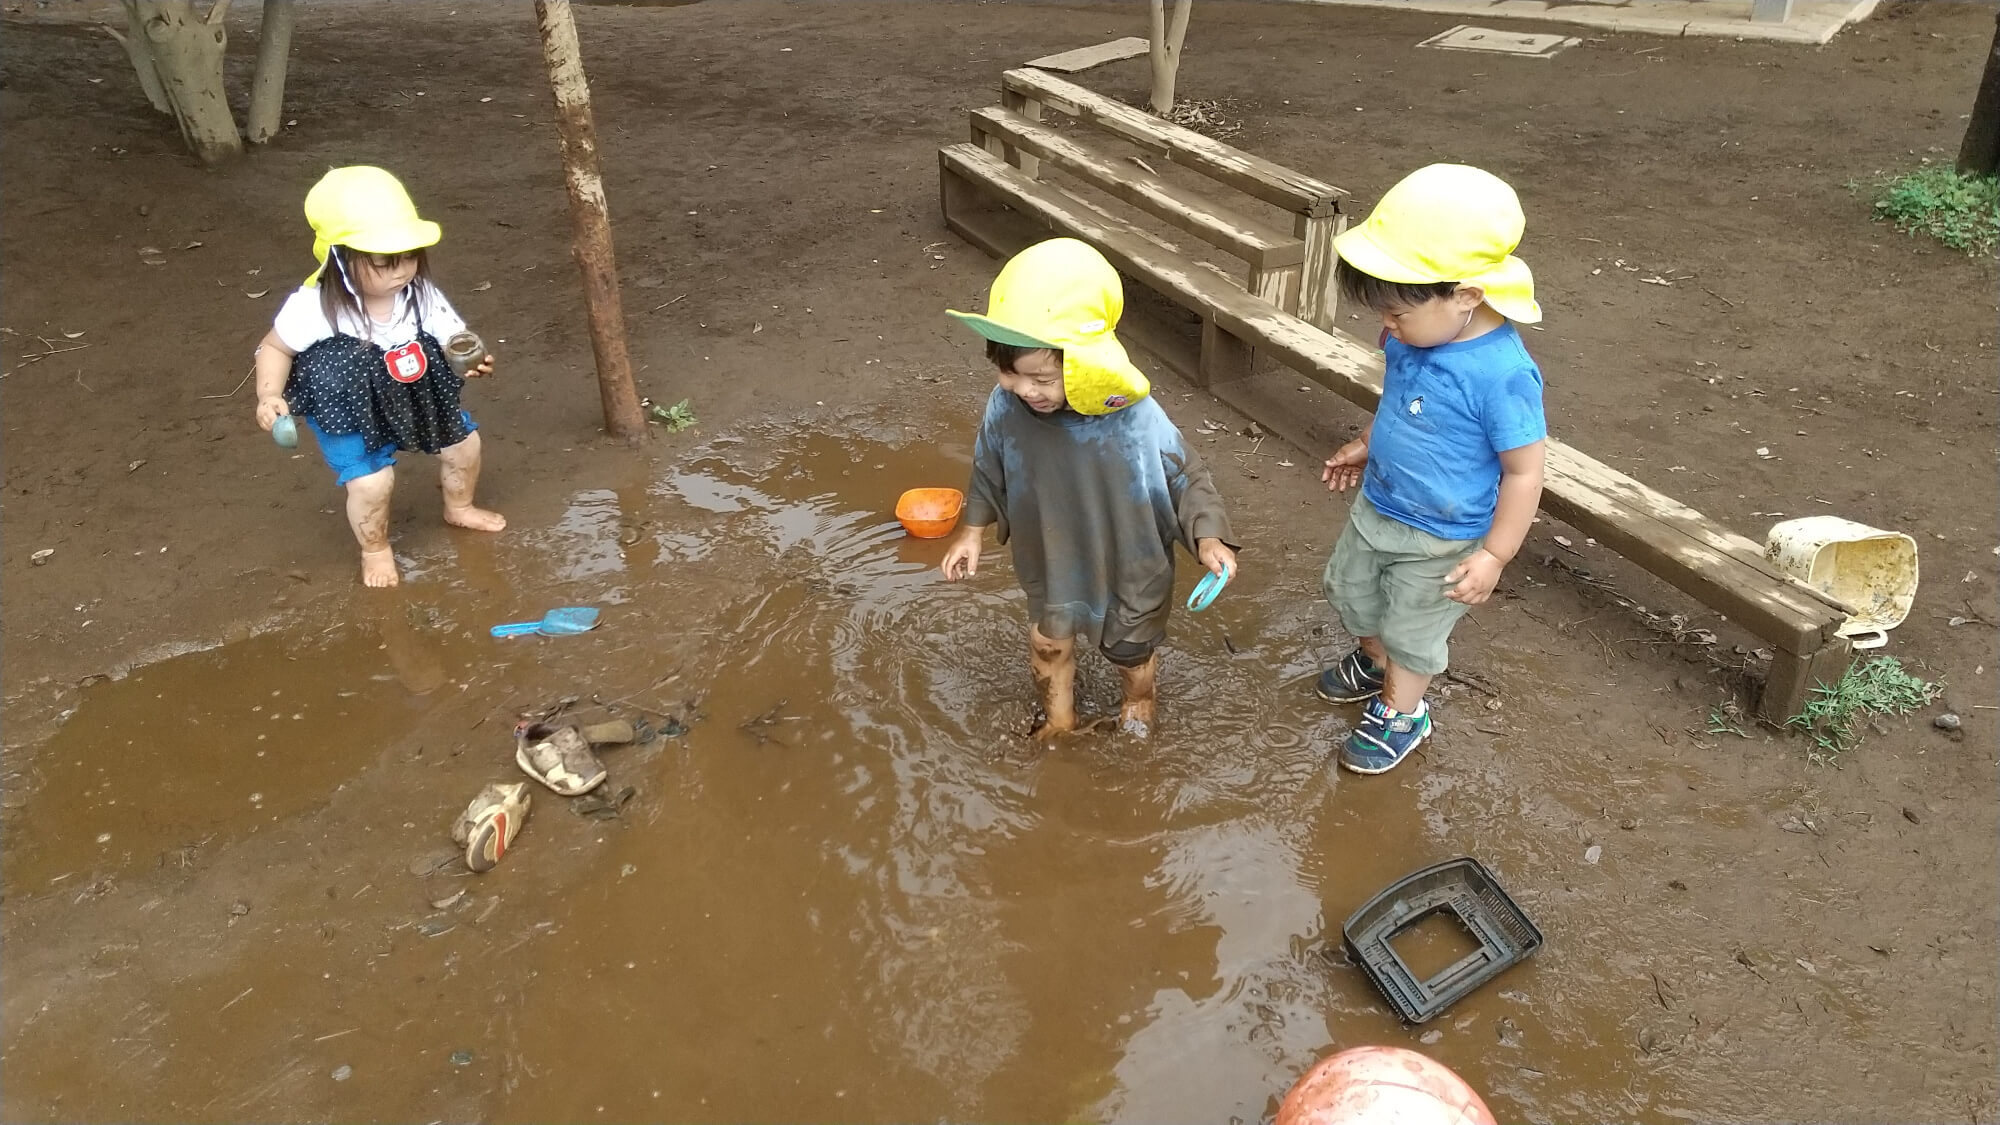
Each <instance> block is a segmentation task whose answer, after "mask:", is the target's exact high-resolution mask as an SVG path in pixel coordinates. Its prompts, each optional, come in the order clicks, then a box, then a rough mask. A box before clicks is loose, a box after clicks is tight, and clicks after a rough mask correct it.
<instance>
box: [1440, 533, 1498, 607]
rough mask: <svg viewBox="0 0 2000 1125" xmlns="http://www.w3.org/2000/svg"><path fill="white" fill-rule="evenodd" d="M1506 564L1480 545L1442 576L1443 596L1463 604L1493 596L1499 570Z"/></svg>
mask: <svg viewBox="0 0 2000 1125" xmlns="http://www.w3.org/2000/svg"><path fill="white" fill-rule="evenodd" d="M1506 565H1507V564H1506V563H1503V562H1501V561H1500V560H1499V559H1498V558H1496V557H1494V556H1493V555H1490V554H1488V553H1487V552H1486V549H1485V548H1484V547H1482V548H1480V549H1479V550H1477V551H1474V552H1472V554H1471V555H1469V556H1467V557H1466V560H1465V561H1464V562H1462V563H1459V564H1458V565H1457V566H1455V567H1452V568H1451V573H1450V574H1447V575H1445V576H1444V580H1445V582H1446V583H1447V585H1446V587H1445V591H1444V596H1445V597H1447V598H1450V599H1451V600H1452V601H1455V602H1461V603H1463V604H1465V605H1479V604H1481V603H1482V602H1484V601H1485V600H1486V599H1488V598H1490V597H1492V596H1493V587H1494V586H1495V585H1496V584H1498V583H1499V581H1500V572H1501V571H1502V570H1503V569H1505V568H1506Z"/></svg>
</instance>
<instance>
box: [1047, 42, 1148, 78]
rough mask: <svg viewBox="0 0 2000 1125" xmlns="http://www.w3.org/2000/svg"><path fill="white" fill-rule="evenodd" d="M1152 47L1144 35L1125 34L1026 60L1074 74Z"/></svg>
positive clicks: (1140, 53) (1136, 54)
mask: <svg viewBox="0 0 2000 1125" xmlns="http://www.w3.org/2000/svg"><path fill="white" fill-rule="evenodd" d="M1151 49H1152V44H1150V43H1148V42H1147V41H1146V39H1145V37H1144V36H1139V35H1127V36H1126V37H1125V38H1123V39H1113V40H1112V41H1111V42H1109V43H1099V44H1098V45H1097V46H1095V47H1078V48H1077V49H1076V50H1074V51H1064V52H1062V53H1061V54H1056V55H1043V56H1042V57H1041V58H1039V59H1030V60H1028V65H1029V66H1032V67H1035V68H1037V69H1040V70H1060V71H1062V72H1063V73H1065V74H1074V73H1075V72H1077V71H1079V70H1089V69H1090V68H1091V67H1093V66H1102V65H1104V64H1105V63H1108V62H1118V61H1119V60H1121V59H1133V58H1138V57H1139V56H1140V55H1143V54H1145V53H1146V52H1148V51H1150V50H1151Z"/></svg>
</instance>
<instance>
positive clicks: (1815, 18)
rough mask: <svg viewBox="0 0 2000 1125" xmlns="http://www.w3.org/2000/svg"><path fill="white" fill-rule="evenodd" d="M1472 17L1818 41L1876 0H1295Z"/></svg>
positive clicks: (1860, 14) (1661, 32)
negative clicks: (1780, 14)
mask: <svg viewBox="0 0 2000 1125" xmlns="http://www.w3.org/2000/svg"><path fill="white" fill-rule="evenodd" d="M1298 2H1300V3H1307V4H1339V5H1343V6H1347V7H1356V8H1387V9H1391V10H1398V11H1405V12H1436V13H1438V14H1440V15H1449V16H1459V17H1465V18H1478V19H1532V20H1544V21H1548V22H1553V23H1573V24H1582V25H1585V26H1588V27H1598V28H1603V29H1605V30H1607V31H1632V32H1639V33H1642V34H1649V35H1668V36H1682V35H1708V36H1727V37H1730V38H1740V39H1764V40H1771V41H1776V42H1782V43H1812V44H1819V43H1825V42H1826V41H1828V40H1830V39H1832V38H1833V36H1834V34H1835V33H1836V32H1838V31H1839V30H1840V29H1841V28H1843V27H1846V26H1847V25H1848V24H1850V23H1856V22H1859V21H1861V20H1864V19H1866V18H1868V16H1869V15H1870V14H1872V13H1873V12H1874V11H1875V6H1876V4H1877V3H1879V2H1880V0H1795V2H1794V3H1793V4H1792V11H1791V16H1790V18H1788V19H1786V20H1784V21H1783V22H1781V23H1773V22H1760V21H1756V20H1753V19H1751V12H1752V9H1753V8H1754V7H1755V6H1756V3H1755V0H1298Z"/></svg>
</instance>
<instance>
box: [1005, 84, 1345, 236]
mask: <svg viewBox="0 0 2000 1125" xmlns="http://www.w3.org/2000/svg"><path fill="white" fill-rule="evenodd" d="M1000 83H1001V89H1003V90H1005V91H1008V92H1011V93H1016V94H1020V95H1022V96H1024V97H1030V98H1034V99H1035V100H1037V101H1039V102H1041V103H1042V104H1043V105H1046V106H1048V107H1049V108H1050V109H1053V110H1055V111H1056V112H1058V113H1066V114H1069V115H1070V116H1071V117H1075V118H1077V119H1079V120H1082V121H1087V122H1090V123H1091V124H1093V125H1096V126H1097V127H1098V128H1101V129H1103V130H1105V131H1107V132H1110V133H1115V134H1117V135H1118V136H1121V137H1124V138H1125V139H1126V140H1128V141H1131V142H1133V143H1134V144H1137V145H1139V146H1141V147H1143V148H1146V149H1149V150H1151V151H1153V152H1156V153H1159V154H1160V155H1162V156H1165V157H1166V158H1167V159H1169V160H1172V161H1173V162H1174V163H1176V164H1180V165H1183V166H1185V167H1188V168H1192V169H1194V170H1195V171H1198V172H1200V173H1202V174H1203V175H1206V176H1209V177H1210V178H1212V179H1215V180H1219V181H1221V182H1222V183H1225V184H1227V185H1229V186H1230V187H1233V188H1235V189H1236V190H1238V191H1241V192H1245V193H1248V194H1250V195H1253V196H1255V197H1257V198H1258V199H1261V200H1263V201H1265V202H1266V203H1272V204H1276V205H1277V206H1279V207H1283V208H1284V209H1285V210H1287V211H1294V212H1297V213H1299V214H1302V215H1326V214H1332V213H1333V210H1334V203H1335V201H1337V200H1339V199H1341V198H1343V197H1345V196H1346V195H1347V192H1346V191H1344V190H1342V189H1340V188H1337V187H1335V186H1333V185H1332V184H1329V183H1327V182H1325V181H1324V180H1320V179H1317V178H1315V177H1312V176H1308V175H1305V174H1304V173H1301V172H1294V171H1292V170H1291V169H1290V168H1286V167H1284V166H1283V165H1281V164H1274V163H1272V162H1271V161H1269V160H1265V159H1264V158H1262V157H1260V156H1252V155H1250V154H1249V153H1247V152H1244V151H1243V150H1241V149H1238V148H1232V147H1230V146H1229V145H1226V144H1223V143H1222V142H1221V141H1218V140H1216V139H1214V138H1212V137H1204V136H1202V135H1201V134H1200V133H1197V132H1195V131H1193V130H1192V129H1183V128H1181V127H1180V126H1179V125H1175V124H1173V123H1172V122H1169V121H1162V120H1160V119H1159V118H1157V117H1154V116H1153V115H1152V114H1150V113H1147V112H1146V111H1144V110H1142V109H1138V108H1135V107H1133V106H1129V105H1126V104H1125V103H1124V102H1120V101H1114V100H1113V99H1111V98H1107V97H1105V96H1104V95H1103V94H1099V93H1097V92H1095V91H1093V90H1088V89H1085V88H1084V87H1082V86H1079V85H1077V84H1076V83H1074V82H1067V81H1064V80H1063V79H1061V78H1057V77H1056V76H1055V75H1053V74H1048V73H1046V72H1044V71H1039V70H1010V71H1008V72H1006V73H1005V74H1003V75H1001V76H1000Z"/></svg>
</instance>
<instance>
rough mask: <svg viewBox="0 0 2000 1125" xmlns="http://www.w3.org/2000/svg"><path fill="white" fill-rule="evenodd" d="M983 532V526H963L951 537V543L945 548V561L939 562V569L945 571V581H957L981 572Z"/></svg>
mask: <svg viewBox="0 0 2000 1125" xmlns="http://www.w3.org/2000/svg"><path fill="white" fill-rule="evenodd" d="M981 532H982V529H981V528H977V527H962V528H959V529H958V534H956V535H954V536H952V537H951V543H950V545H949V546H947V547H946V548H945V552H944V561H943V562H941V563H939V564H938V569H939V570H941V571H943V572H944V580H945V581H947V582H956V581H958V580H959V579H961V578H970V577H972V576H973V575H975V574H978V573H979V548H980V542H979V540H980V535H981Z"/></svg>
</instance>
